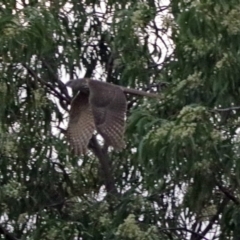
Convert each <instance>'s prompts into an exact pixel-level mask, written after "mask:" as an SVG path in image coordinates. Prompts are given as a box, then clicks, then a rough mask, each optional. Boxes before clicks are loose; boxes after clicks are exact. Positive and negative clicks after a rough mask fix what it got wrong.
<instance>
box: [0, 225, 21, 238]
mask: <svg viewBox="0 0 240 240" xmlns="http://www.w3.org/2000/svg"><path fill="white" fill-rule="evenodd" d="M0 234H2V235H3V236H4V237H5V239H7V240H18V238H16V237H15V236H14V235H13V234H12V233H10V232H8V231H7V230H6V229H5V228H4V227H3V226H1V225H0Z"/></svg>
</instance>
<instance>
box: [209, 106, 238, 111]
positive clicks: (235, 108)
mask: <svg viewBox="0 0 240 240" xmlns="http://www.w3.org/2000/svg"><path fill="white" fill-rule="evenodd" d="M233 110H240V106H236V107H229V108H216V109H213V110H212V111H213V112H227V111H233Z"/></svg>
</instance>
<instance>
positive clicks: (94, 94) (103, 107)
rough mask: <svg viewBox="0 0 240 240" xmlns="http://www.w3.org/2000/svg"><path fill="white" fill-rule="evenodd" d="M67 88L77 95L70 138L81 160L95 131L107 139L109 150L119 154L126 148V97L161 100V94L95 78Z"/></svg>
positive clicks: (71, 117) (74, 80)
mask: <svg viewBox="0 0 240 240" xmlns="http://www.w3.org/2000/svg"><path fill="white" fill-rule="evenodd" d="M66 86H67V87H70V88H72V90H73V92H77V94H76V96H75V97H74V98H73V100H72V101H71V107H70V112H69V122H68V127H67V130H66V136H67V139H68V142H69V143H70V146H71V148H72V150H73V152H74V154H75V155H78V156H80V155H82V154H86V152H87V149H88V144H89V142H90V139H91V138H92V136H93V134H94V132H95V131H96V132H97V133H99V134H100V135H101V136H102V137H103V139H104V141H105V144H107V146H112V147H113V148H114V149H115V150H117V151H120V150H122V149H123V148H124V147H125V142H124V139H123V137H124V130H125V116H126V111H127V100H126V96H125V94H131V95H138V96H146V97H153V98H158V97H159V95H158V94H154V93H148V92H144V91H140V90H136V89H132V88H126V87H123V86H119V85H115V84H111V83H107V82H103V81H98V80H95V79H91V78H78V79H73V80H70V81H68V82H67V83H66Z"/></svg>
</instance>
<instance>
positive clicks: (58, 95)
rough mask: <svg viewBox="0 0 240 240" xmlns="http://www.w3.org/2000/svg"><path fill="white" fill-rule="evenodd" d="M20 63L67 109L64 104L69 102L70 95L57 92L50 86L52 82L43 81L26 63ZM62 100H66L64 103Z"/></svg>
mask: <svg viewBox="0 0 240 240" xmlns="http://www.w3.org/2000/svg"><path fill="white" fill-rule="evenodd" d="M22 65H23V67H25V68H26V70H27V71H28V73H29V74H30V75H31V76H32V77H33V78H35V79H37V80H38V81H39V82H40V83H41V84H42V85H44V86H46V87H48V88H49V89H50V90H51V91H52V92H53V93H54V95H55V96H56V97H57V98H58V99H59V101H60V104H61V106H62V108H63V109H64V110H66V111H67V106H66V104H70V102H71V99H70V97H66V96H64V95H63V94H62V93H60V92H58V91H57V90H56V89H55V87H54V86H52V84H50V83H48V82H45V81H44V80H43V79H41V78H40V77H38V75H37V74H36V73H35V72H34V71H33V70H32V69H31V68H30V67H29V66H28V65H26V64H25V63H23V64H22ZM64 101H65V102H66V104H65V103H64Z"/></svg>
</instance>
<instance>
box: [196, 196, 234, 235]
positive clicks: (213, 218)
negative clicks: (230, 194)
mask: <svg viewBox="0 0 240 240" xmlns="http://www.w3.org/2000/svg"><path fill="white" fill-rule="evenodd" d="M229 201H230V200H229V199H228V198H224V199H223V201H222V203H221V204H220V205H219V207H218V210H217V212H216V214H215V215H214V216H213V217H212V218H211V219H210V220H209V223H208V225H207V226H206V228H205V229H204V230H203V231H202V233H201V235H202V236H203V237H204V236H205V235H206V234H207V233H208V232H209V231H210V230H211V228H212V226H213V224H214V223H215V221H217V220H218V217H219V214H220V213H221V212H222V211H223V208H224V207H225V206H226V205H227V203H228V202H229ZM203 237H201V236H199V237H197V238H196V240H201V239H202V238H203ZM203 239H204V238H203Z"/></svg>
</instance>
